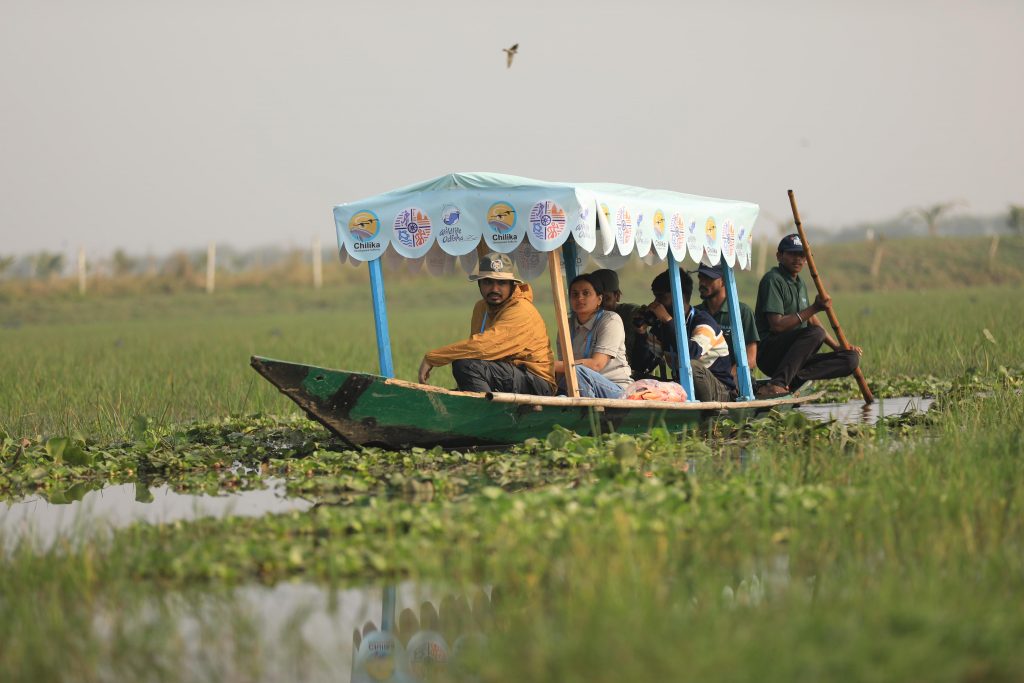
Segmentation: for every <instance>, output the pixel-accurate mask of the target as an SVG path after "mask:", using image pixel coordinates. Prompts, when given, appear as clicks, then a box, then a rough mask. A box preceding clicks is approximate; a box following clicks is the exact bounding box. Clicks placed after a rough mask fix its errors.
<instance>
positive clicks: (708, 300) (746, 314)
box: [696, 263, 761, 377]
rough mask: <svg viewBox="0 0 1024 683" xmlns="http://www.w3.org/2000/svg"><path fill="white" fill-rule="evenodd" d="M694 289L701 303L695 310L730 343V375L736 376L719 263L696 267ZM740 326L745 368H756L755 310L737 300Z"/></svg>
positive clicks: (728, 314)
mask: <svg viewBox="0 0 1024 683" xmlns="http://www.w3.org/2000/svg"><path fill="white" fill-rule="evenodd" d="M697 291H698V292H700V298H701V299H702V303H699V304H697V306H696V308H697V310H698V311H706V312H707V313H708V315H710V316H711V317H712V318H714V319H715V322H716V323H718V326H719V327H721V328H722V334H724V335H725V341H726V342H727V343H728V344H729V359H730V361H731V362H732V366H733V368H732V372H733V376H734V377H735V376H736V349H735V348H734V347H733V341H732V314H731V313H730V312H729V302H728V300H727V297H726V295H725V280H724V279H723V275H722V267H721V266H705V265H704V264H703V263H702V264H701V265H700V268H698V269H697ZM740 325H741V326H742V327H743V341H744V343H745V344H746V352H747V367H749V368H751V369H753V368H756V367H757V343H758V342H759V341H760V340H761V337H760V335H758V333H757V325H755V324H754V312H753V311H752V310H750V306H748V305H746V304H745V303H743V302H742V301H741V302H740Z"/></svg>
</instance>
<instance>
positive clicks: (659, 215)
mask: <svg viewBox="0 0 1024 683" xmlns="http://www.w3.org/2000/svg"><path fill="white" fill-rule="evenodd" d="M653 226H654V236H655V237H657V238H658V239H664V238H665V214H664V212H663V211H662V210H661V209H658V210H657V211H655V212H654V222H653Z"/></svg>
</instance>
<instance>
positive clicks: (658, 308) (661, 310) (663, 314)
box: [647, 301, 672, 323]
mask: <svg viewBox="0 0 1024 683" xmlns="http://www.w3.org/2000/svg"><path fill="white" fill-rule="evenodd" d="M647 310H648V311H650V312H651V313H653V314H654V317H656V318H657V319H658V320H660V321H661V322H663V323H667V322H668V321H669V320H671V319H672V315H671V314H670V313H669V312H668V310H667V309H666V308H665V307H664V306H662V305H661V303H660V302H658V301H654V302H652V303H649V304H647Z"/></svg>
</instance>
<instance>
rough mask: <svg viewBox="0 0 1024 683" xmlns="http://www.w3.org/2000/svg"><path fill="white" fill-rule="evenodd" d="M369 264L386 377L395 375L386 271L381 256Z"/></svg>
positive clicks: (380, 350) (378, 346) (378, 344)
mask: <svg viewBox="0 0 1024 683" xmlns="http://www.w3.org/2000/svg"><path fill="white" fill-rule="evenodd" d="M367 265H368V266H369V267H370V295H371V298H372V299H373V322H374V325H375V326H376V328H377V358H378V359H379V361H380V374H382V375H383V376H384V377H394V376H395V365H394V363H392V362H391V335H390V334H389V333H388V309H387V304H386V303H385V301H384V273H383V271H382V270H381V264H380V258H375V259H373V260H372V261H370V262H369V263H368V264H367Z"/></svg>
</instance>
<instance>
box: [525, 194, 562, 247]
mask: <svg viewBox="0 0 1024 683" xmlns="http://www.w3.org/2000/svg"><path fill="white" fill-rule="evenodd" d="M530 228H531V230H533V236H534V237H536V238H538V239H542V240H553V239H556V238H557V237H558V236H559V235H561V234H562V231H563V230H565V210H564V209H563V208H562V207H560V206H559V205H558V204H556V203H555V202H553V201H551V200H550V199H545V200H544V201H542V202H537V203H536V204H534V205H533V208H532V209H530Z"/></svg>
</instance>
